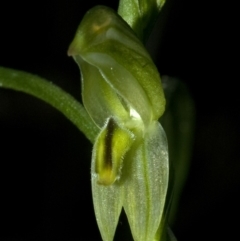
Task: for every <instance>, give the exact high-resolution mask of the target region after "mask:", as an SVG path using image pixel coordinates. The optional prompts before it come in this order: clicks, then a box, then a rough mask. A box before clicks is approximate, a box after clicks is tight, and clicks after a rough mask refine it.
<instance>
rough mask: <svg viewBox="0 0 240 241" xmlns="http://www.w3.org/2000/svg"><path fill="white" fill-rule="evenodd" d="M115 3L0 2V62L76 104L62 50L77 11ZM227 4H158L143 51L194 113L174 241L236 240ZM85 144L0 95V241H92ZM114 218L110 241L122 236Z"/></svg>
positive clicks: (232, 25)
mask: <svg viewBox="0 0 240 241" xmlns="http://www.w3.org/2000/svg"><path fill="white" fill-rule="evenodd" d="M98 4H102V5H107V6H110V7H112V8H115V9H116V8H117V1H110V0H109V1H101V0H99V1H84V3H83V1H80V0H79V1H76V0H74V1H67V0H61V1H54V0H48V1H33V2H32V3H29V1H24V0H23V1H19V2H15V3H14V2H6V1H4V2H2V3H1V7H0V9H1V15H0V27H1V29H0V65H1V66H5V67H11V68H15V69H21V70H24V71H28V72H31V73H35V74H38V75H40V76H42V77H45V78H46V79H49V80H51V81H52V82H54V83H55V84H57V85H59V86H61V87H62V88H63V89H65V90H66V91H68V92H70V93H71V94H72V95H73V96H74V97H76V98H77V99H78V100H80V98H81V97H80V79H79V70H78V68H77V65H76V64H75V63H74V62H73V60H72V59H71V58H69V57H67V55H66V52H67V48H68V46H69V44H70V42H71V41H72V39H73V36H74V33H75V31H76V28H77V26H78V24H79V23H80V21H81V19H82V17H83V15H84V13H85V12H86V11H87V10H88V9H90V8H91V7H93V6H95V5H98ZM234 9H235V8H234V6H231V5H226V2H222V3H221V2H220V1H211V0H210V1H202V2H200V1H191V0H182V1H175V0H167V5H166V6H165V8H164V10H163V12H162V17H161V19H160V21H159V25H158V27H157V29H159V31H157V32H160V33H161V40H159V39H157V38H156V36H154V38H153V39H155V41H154V43H151V44H150V45H151V46H152V47H154V46H158V48H155V49H152V50H151V51H152V52H153V53H154V58H155V59H156V64H157V67H158V68H159V71H160V73H161V74H162V75H165V74H167V75H170V76H173V77H177V78H179V79H181V80H182V81H183V82H184V83H186V85H187V86H188V89H189V91H190V93H191V95H192V98H193V100H194V102H195V107H196V125H195V126H196V128H195V136H194V143H193V154H192V159H191V167H190V173H189V176H188V179H187V183H186V186H185V188H184V190H183V195H182V198H181V201H180V204H179V212H178V214H177V217H176V223H175V225H174V226H173V231H174V233H175V234H176V236H177V238H178V240H179V241H181V240H182V241H192V240H195V241H198V240H199V241H200V240H234V239H235V238H236V237H238V236H239V234H238V226H239V221H238V217H239V207H238V205H239V201H240V198H239V195H238V194H239V189H240V187H239V184H240V175H239V170H240V169H239V168H240V162H239V156H240V155H239V120H240V118H239V107H238V99H239V98H238V95H239V94H238V89H237V87H236V83H237V82H238V81H237V78H238V79H239V77H238V75H237V74H235V73H237V71H236V66H237V65H236V64H235V60H234V57H236V55H237V53H236V44H235V43H234V41H236V40H235V36H234V35H235V32H236V31H237V28H236V20H235V17H236V15H235V13H234ZM91 148H92V147H91V144H90V143H89V141H88V140H87V139H86V138H85V137H84V135H83V134H81V133H80V132H79V131H78V130H77V128H76V127H75V126H73V124H71V123H70V122H69V121H68V120H67V119H66V118H65V117H63V116H62V114H61V113H59V112H58V111H56V110H55V109H53V108H52V107H50V106H48V105H47V104H45V103H44V102H42V101H40V100H37V99H35V98H33V97H31V96H27V95H25V94H22V93H17V92H14V91H11V90H5V89H0V151H1V156H0V180H1V182H0V183H1V184H0V199H1V206H0V221H1V226H0V240H3V241H5V240H6V241H7V240H9V241H10V240H11V241H20V240H21V241H25V240H49V241H55V240H59V241H61V240H69V241H75V240H101V238H100V235H99V231H98V228H97V225H96V221H95V217H94V212H93V207H92V200H91V187H90V160H91V157H90V156H91ZM126 227H127V222H126V220H125V218H124V217H122V218H121V222H120V225H119V227H118V233H117V238H116V240H130V239H129V238H124V232H123V231H121V230H124V229H125V228H126Z"/></svg>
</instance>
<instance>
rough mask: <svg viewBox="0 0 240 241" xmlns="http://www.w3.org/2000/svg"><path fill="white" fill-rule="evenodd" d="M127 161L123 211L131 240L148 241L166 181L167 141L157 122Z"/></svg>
mask: <svg viewBox="0 0 240 241" xmlns="http://www.w3.org/2000/svg"><path fill="white" fill-rule="evenodd" d="M127 158H128V160H125V162H124V164H125V163H126V164H125V165H124V169H123V172H125V173H123V175H124V176H127V177H128V178H126V181H125V183H124V203H123V207H124V210H125V212H126V214H127V217H128V221H129V224H130V228H131V231H132V235H133V238H134V240H135V241H152V240H154V236H155V234H156V232H157V229H158V227H159V224H160V221H161V218H162V214H163V210H164V205H165V199H166V193H167V187H168V179H169V163H168V147H167V140H166V136H165V132H164V130H163V129H162V127H161V125H160V124H159V123H158V122H153V123H152V124H151V125H150V126H149V129H148V130H147V133H146V134H145V137H144V139H143V140H142V141H141V142H140V143H139V144H138V146H136V147H134V148H132V151H131V153H129V155H128V156H127ZM130 158H131V159H130ZM126 165H127V167H126ZM126 172H127V173H126Z"/></svg>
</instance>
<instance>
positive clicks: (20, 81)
mask: <svg viewBox="0 0 240 241" xmlns="http://www.w3.org/2000/svg"><path fill="white" fill-rule="evenodd" d="M0 87H3V88H7V89H13V90H17V91H21V92H24V93H27V94H30V95H33V96H35V97H37V98H39V99H41V100H43V101H45V102H47V103H48V104H50V105H52V106H53V107H55V108H56V109H58V110H59V111H60V112H62V113H63V114H64V115H65V116H66V117H67V118H68V119H69V120H70V121H71V122H72V123H73V124H75V125H76V126H77V127H78V129H79V130H80V131H82V132H83V133H84V134H85V135H86V137H87V138H88V139H89V140H90V141H92V142H93V141H94V140H95V138H96V136H97V134H98V133H99V129H98V128H97V126H96V125H95V124H94V123H93V121H92V120H91V118H90V117H89V115H88V113H87V112H86V110H85V109H84V108H83V107H82V105H81V104H80V103H79V102H78V101H76V100H75V99H74V98H73V97H72V96H71V95H70V94H68V93H66V92H65V91H63V90H62V89H61V88H59V87H58V86H56V85H54V84H53V83H51V82H48V81H46V80H45V79H43V78H41V77H39V76H36V75H33V74H29V73H26V72H23V71H18V70H14V69H9V68H4V67H0Z"/></svg>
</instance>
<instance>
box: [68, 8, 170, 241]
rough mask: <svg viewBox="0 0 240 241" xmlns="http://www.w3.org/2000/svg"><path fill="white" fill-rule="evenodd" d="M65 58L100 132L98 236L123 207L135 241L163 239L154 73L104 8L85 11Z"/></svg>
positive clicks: (164, 170) (163, 167)
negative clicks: (73, 68) (75, 66)
mask: <svg viewBox="0 0 240 241" xmlns="http://www.w3.org/2000/svg"><path fill="white" fill-rule="evenodd" d="M68 54H69V55H71V56H73V58H74V59H75V61H76V62H77V64H78V65H79V67H80V70H81V76H82V98H83V104H84V106H85V108H86V110H87V112H88V114H89V115H90V117H91V118H92V120H93V121H94V123H95V124H96V126H97V127H98V128H99V134H98V136H97V138H96V141H95V143H94V147H93V154H92V165H91V174H92V180H91V181H92V193H93V203H94V209H95V214H96V219H97V223H98V226H99V229H100V232H101V236H102V239H103V240H104V241H112V240H113V238H114V234H115V230H116V226H117V224H118V219H119V215H120V213H121V211H122V209H124V211H125V212H126V215H127V218H128V221H129V224H130V228H131V232H132V235H133V238H134V240H135V241H153V240H160V238H161V236H162V225H163V223H164V221H163V220H165V217H164V215H165V209H166V205H165V203H166V196H167V191H168V182H169V162H168V147H167V140H166V136H165V132H164V130H163V129H162V127H161V125H160V123H159V122H158V119H159V118H160V117H161V115H162V114H163V112H164V108H165V98H164V94H163V89H162V86H161V80H160V76H159V73H158V71H157V68H156V67H155V65H154V63H153V61H152V60H151V57H150V56H149V54H148V52H147V51H146V49H145V48H144V46H143V44H142V43H141V41H140V40H139V39H138V38H137V37H136V35H135V33H134V32H133V30H132V29H131V28H130V27H129V25H128V24H127V23H126V22H125V21H124V20H123V19H122V18H121V17H120V16H119V15H117V13H116V12H114V11H113V10H112V9H110V8H107V7H103V6H98V7H95V8H93V9H91V10H90V11H88V12H87V14H86V15H85V17H84V18H83V20H82V22H81V24H80V26H79V28H78V30H77V33H76V35H75V38H74V40H73V42H72V43H71V45H70V47H69V51H68Z"/></svg>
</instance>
